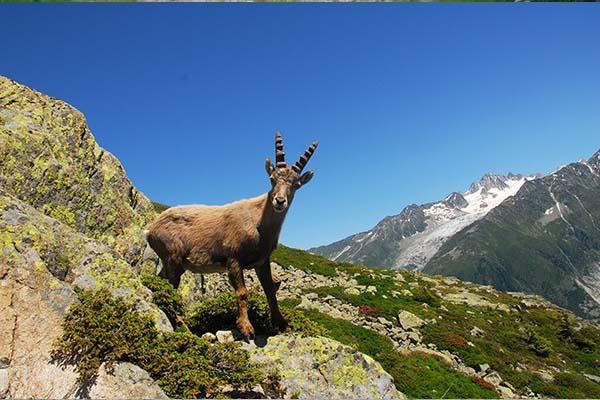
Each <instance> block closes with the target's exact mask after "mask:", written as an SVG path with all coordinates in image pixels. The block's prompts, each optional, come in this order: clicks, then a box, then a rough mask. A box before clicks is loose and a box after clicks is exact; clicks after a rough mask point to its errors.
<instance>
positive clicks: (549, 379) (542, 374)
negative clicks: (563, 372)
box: [536, 370, 554, 382]
mask: <svg viewBox="0 0 600 400" xmlns="http://www.w3.org/2000/svg"><path fill="white" fill-rule="evenodd" d="M536 373H537V374H538V375H539V377H540V378H542V380H544V381H546V382H552V381H553V380H554V376H553V375H552V374H551V373H550V372H548V371H543V370H541V371H536Z"/></svg>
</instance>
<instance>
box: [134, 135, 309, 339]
mask: <svg viewBox="0 0 600 400" xmlns="http://www.w3.org/2000/svg"><path fill="white" fill-rule="evenodd" d="M317 144H318V143H317V142H313V143H312V144H311V145H310V146H309V147H308V149H307V150H306V151H305V152H304V154H303V155H302V156H300V158H299V159H298V161H297V162H296V163H295V164H294V165H292V166H289V165H287V164H286V162H285V153H284V150H283V139H282V137H281V134H280V133H279V132H277V133H276V135H275V166H274V165H273V163H272V162H271V160H270V159H269V158H267V160H266V161H265V169H266V172H267V175H268V176H269V179H270V182H271V190H270V191H269V192H267V193H264V194H262V195H260V196H258V197H254V198H251V199H244V200H239V201H236V202H233V203H230V204H226V205H222V206H206V205H186V206H178V207H172V208H169V209H167V210H166V211H164V212H163V213H162V214H160V215H159V216H158V217H157V219H156V220H155V221H154V222H152V223H151V224H150V226H149V227H148V231H147V236H146V237H147V240H148V244H149V245H150V247H151V248H152V249H153V250H154V251H155V252H156V254H157V255H158V257H159V258H160V260H161V263H162V268H161V270H160V272H159V275H160V276H161V277H163V278H165V279H168V280H169V282H171V284H172V285H173V286H174V287H175V288H177V287H179V282H180V280H181V275H182V274H183V273H184V272H185V271H186V270H189V271H191V272H194V273H201V274H202V273H211V272H225V271H226V272H227V275H228V278H229V282H230V283H231V286H233V289H234V290H235V294H236V298H237V308H238V316H237V321H236V324H237V328H238V329H239V331H240V333H241V335H242V337H243V338H244V340H249V339H251V338H254V328H253V327H252V324H251V323H250V320H249V319H248V290H247V289H246V285H245V283H244V274H243V270H244V269H250V268H254V270H255V271H256V275H257V276H258V280H259V281H260V284H261V286H262V288H263V290H264V292H265V295H266V297H267V301H268V304H269V309H270V312H271V319H272V321H273V323H274V324H275V326H277V327H278V328H279V330H280V331H284V330H285V329H286V328H287V322H286V321H285V318H284V317H283V316H282V315H281V312H280V310H279V306H278V304H277V297H276V292H277V285H276V284H275V283H274V281H273V276H272V273H271V263H270V257H271V253H272V252H273V250H275V248H276V247H277V243H278V240H279V233H280V231H281V226H282V225H283V221H284V219H285V216H286V214H287V211H288V209H289V207H290V205H291V204H292V200H293V199H294V194H295V193H296V190H298V189H300V188H301V187H302V186H304V185H305V184H307V183H308V182H309V181H310V180H311V178H312V177H313V175H314V172H313V171H308V172H305V173H302V170H303V169H304V167H305V166H306V164H307V163H308V160H309V159H310V158H311V156H312V155H313V153H314V151H315V149H316V148H317Z"/></svg>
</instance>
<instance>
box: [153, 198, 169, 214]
mask: <svg viewBox="0 0 600 400" xmlns="http://www.w3.org/2000/svg"><path fill="white" fill-rule="evenodd" d="M152 206H153V207H154V211H156V212H157V213H161V212H163V211H165V210H166V209H168V208H171V206H168V205H166V204H161V203H157V202H156V201H153V202H152Z"/></svg>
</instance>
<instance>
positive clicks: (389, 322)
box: [377, 317, 394, 328]
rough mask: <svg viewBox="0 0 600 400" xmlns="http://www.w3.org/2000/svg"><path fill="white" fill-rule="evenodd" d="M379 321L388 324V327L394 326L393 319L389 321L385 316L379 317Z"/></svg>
mask: <svg viewBox="0 0 600 400" xmlns="http://www.w3.org/2000/svg"><path fill="white" fill-rule="evenodd" d="M377 321H379V323H380V324H382V325H384V326H387V327H390V328H391V327H392V326H394V324H393V323H392V321H388V320H387V319H385V318H383V317H379V318H377Z"/></svg>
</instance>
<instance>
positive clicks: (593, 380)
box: [583, 374, 600, 383]
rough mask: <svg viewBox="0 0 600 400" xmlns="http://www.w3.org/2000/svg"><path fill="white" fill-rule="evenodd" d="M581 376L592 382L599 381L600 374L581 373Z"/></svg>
mask: <svg viewBox="0 0 600 400" xmlns="http://www.w3.org/2000/svg"><path fill="white" fill-rule="evenodd" d="M583 376H585V377H586V378H588V379H589V380H590V381H592V382H596V383H600V376H597V375H592V374H583Z"/></svg>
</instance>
